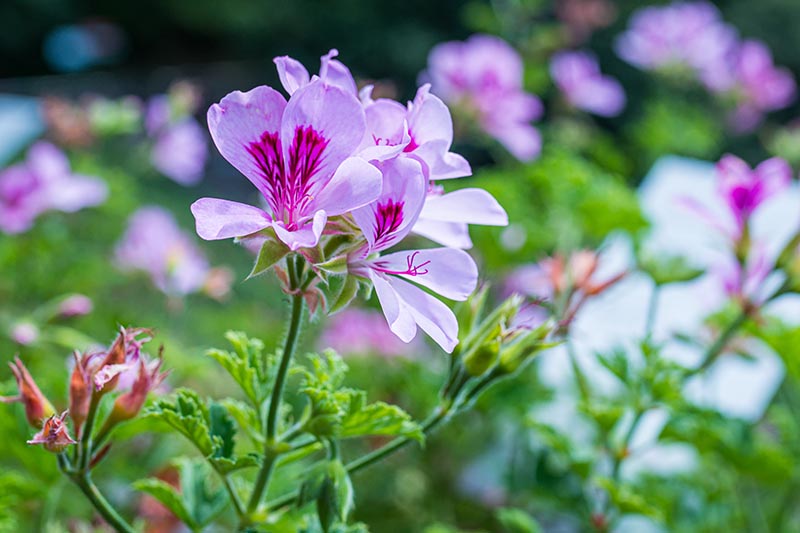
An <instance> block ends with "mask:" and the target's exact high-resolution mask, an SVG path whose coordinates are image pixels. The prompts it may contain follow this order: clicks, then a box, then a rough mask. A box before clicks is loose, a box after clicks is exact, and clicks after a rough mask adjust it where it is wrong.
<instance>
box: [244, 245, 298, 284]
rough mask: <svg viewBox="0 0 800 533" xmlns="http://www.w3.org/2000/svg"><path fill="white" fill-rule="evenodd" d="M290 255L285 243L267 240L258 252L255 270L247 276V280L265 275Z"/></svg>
mask: <svg viewBox="0 0 800 533" xmlns="http://www.w3.org/2000/svg"><path fill="white" fill-rule="evenodd" d="M288 254H289V248H288V247H287V246H286V245H285V244H284V243H282V242H280V241H278V240H277V239H271V238H267V239H266V240H265V241H264V244H262V245H261V249H260V250H259V251H258V257H257V258H256V263H255V264H254V265H253V270H251V271H250V274H248V275H247V279H250V278H254V277H256V276H258V275H260V274H263V273H264V272H266V271H267V270H269V269H270V268H272V267H273V266H275V264H276V263H277V262H278V261H280V260H281V259H283V258H284V257H286V256H287V255H288Z"/></svg>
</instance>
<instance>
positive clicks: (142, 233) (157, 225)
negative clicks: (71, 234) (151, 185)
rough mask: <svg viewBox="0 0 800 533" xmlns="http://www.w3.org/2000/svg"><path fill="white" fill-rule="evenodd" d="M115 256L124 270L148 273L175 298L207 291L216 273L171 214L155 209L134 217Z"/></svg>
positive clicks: (157, 284)
mask: <svg viewBox="0 0 800 533" xmlns="http://www.w3.org/2000/svg"><path fill="white" fill-rule="evenodd" d="M114 257H115V262H116V264H117V266H118V267H119V268H120V269H121V270H124V271H133V270H140V271H143V272H146V273H147V274H148V275H149V276H150V279H151V280H152V281H153V284H154V285H155V286H156V287H157V288H158V289H159V290H161V291H162V292H164V293H165V294H168V295H173V296H183V295H186V294H190V293H193V292H196V291H198V290H201V289H203V288H205V287H206V285H207V284H208V281H209V280H210V279H212V278H213V273H214V269H211V268H210V267H209V264H208V260H207V259H206V257H205V255H204V254H203V252H202V250H200V248H199V247H198V246H197V244H195V242H193V240H192V239H191V237H190V236H189V235H188V234H187V233H184V232H183V231H182V230H181V229H180V227H179V226H178V224H177V222H176V221H175V218H174V217H173V216H172V214H171V213H170V212H169V211H167V210H166V209H163V208H161V207H156V206H146V207H142V208H140V209H139V210H138V211H136V212H135V213H134V214H133V215H132V216H131V218H130V220H129V222H128V229H127V230H126V231H125V234H124V235H123V237H122V239H121V240H120V242H119V244H118V245H117V248H116V251H115V256H114Z"/></svg>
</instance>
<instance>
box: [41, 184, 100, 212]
mask: <svg viewBox="0 0 800 533" xmlns="http://www.w3.org/2000/svg"><path fill="white" fill-rule="evenodd" d="M107 197H108V186H107V185H106V184H105V182H104V181H103V180H100V179H98V178H93V177H89V176H79V175H73V176H72V177H70V178H69V179H67V180H64V181H62V182H60V183H59V184H58V185H57V186H48V198H49V200H48V203H49V204H50V206H51V207H52V208H54V209H58V210H59V211H65V212H67V213H74V212H75V211H79V210H81V209H83V208H84V207H91V206H95V205H100V204H102V203H103V202H105V201H106V198H107Z"/></svg>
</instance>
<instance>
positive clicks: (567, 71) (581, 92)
mask: <svg viewBox="0 0 800 533" xmlns="http://www.w3.org/2000/svg"><path fill="white" fill-rule="evenodd" d="M550 75H551V76H552V77H553V81H554V82H555V84H556V86H557V87H558V88H559V90H561V92H562V93H564V96H565V97H566V99H567V101H569V103H570V104H572V105H573V106H575V107H576V108H578V109H582V110H584V111H588V112H589V113H593V114H595V115H600V116H603V117H613V116H616V115H619V114H620V112H622V109H623V108H624V107H625V91H624V90H623V88H622V85H620V83H619V82H618V81H617V80H615V79H614V78H612V77H610V76H604V75H603V74H602V73H601V72H600V66H599V65H598V64H597V58H595V57H594V55H592V54H590V53H588V52H559V53H557V54H555V55H554V56H553V58H552V59H551V60H550Z"/></svg>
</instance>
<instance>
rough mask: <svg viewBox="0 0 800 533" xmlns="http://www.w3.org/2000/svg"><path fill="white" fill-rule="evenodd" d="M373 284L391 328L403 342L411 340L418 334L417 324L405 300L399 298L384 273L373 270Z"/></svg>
mask: <svg viewBox="0 0 800 533" xmlns="http://www.w3.org/2000/svg"><path fill="white" fill-rule="evenodd" d="M370 278H371V279H372V284H373V286H374V287H375V294H377V295H378V301H379V302H380V304H381V309H382V310H383V316H385V317H386V321H387V322H388V323H389V329H391V330H392V333H394V334H395V335H397V336H398V337H399V338H400V340H401V341H403V342H411V340H412V339H413V338H414V337H415V336H416V334H417V324H416V323H415V322H414V317H413V316H412V314H411V313H410V311H409V309H408V306H407V305H406V304H405V302H403V301H401V300H400V298H398V296H397V293H395V291H394V289H393V288H392V286H391V285H390V284H389V280H388V279H387V278H386V277H385V276H384V275H382V274H380V273H377V272H372V273H371V274H370Z"/></svg>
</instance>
